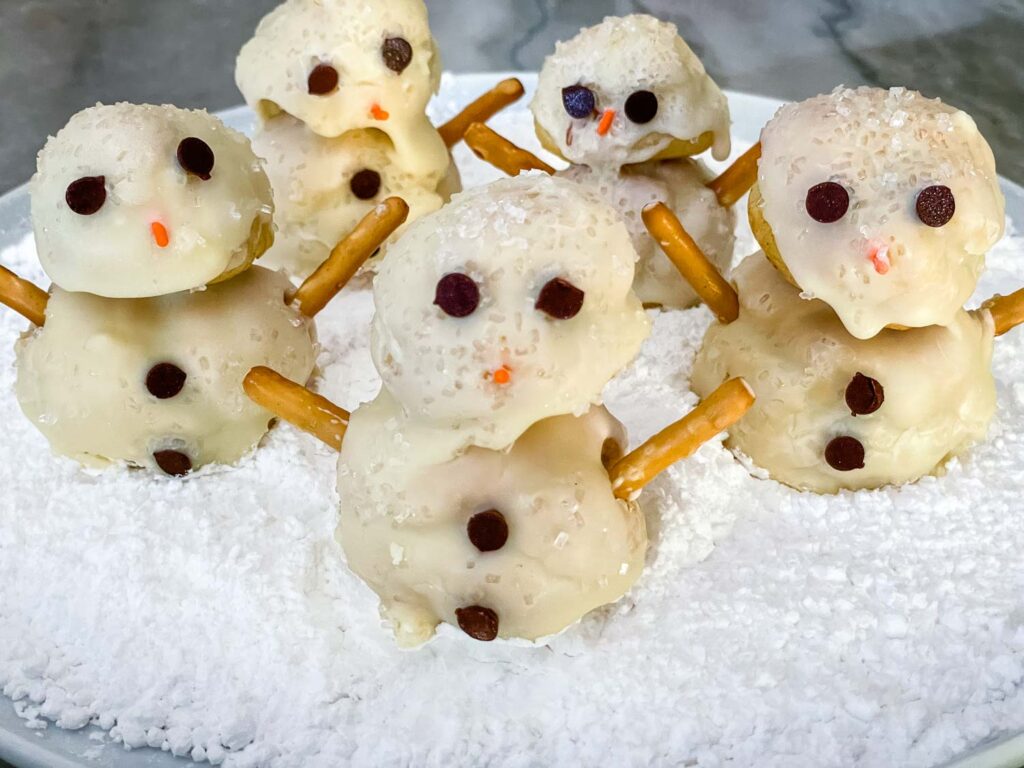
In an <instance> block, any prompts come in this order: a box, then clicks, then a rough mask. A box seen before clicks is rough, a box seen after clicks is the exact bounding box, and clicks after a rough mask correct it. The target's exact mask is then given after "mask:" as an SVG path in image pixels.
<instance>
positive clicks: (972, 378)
mask: <svg viewBox="0 0 1024 768" xmlns="http://www.w3.org/2000/svg"><path fill="white" fill-rule="evenodd" d="M734 279H735V283H736V289H737V291H738V293H739V296H740V314H739V317H738V318H737V319H736V320H734V321H733V322H731V323H728V324H724V325H723V324H715V325H712V326H711V328H710V329H709V330H708V333H707V336H706V337H705V340H704V345H703V347H702V349H701V351H700V353H699V354H698V356H697V360H696V363H695V364H694V369H693V374H692V379H691V384H692V386H693V389H694V391H695V392H696V393H697V394H698V395H700V396H702V397H703V396H705V395H708V394H710V393H711V392H712V391H713V390H714V389H715V388H716V387H718V386H719V385H720V384H721V383H722V382H723V381H725V380H727V379H729V378H733V377H735V376H742V377H743V378H744V380H746V381H747V383H748V384H749V386H750V387H751V388H752V389H753V390H754V393H755V395H756V396H757V399H756V401H755V404H754V406H753V407H752V408H751V409H750V411H749V412H748V413H747V414H746V415H745V416H744V417H743V418H742V419H741V420H740V421H739V422H737V423H736V424H735V425H733V426H732V427H731V428H730V430H729V437H728V441H727V444H728V445H729V446H730V447H732V448H734V449H738V450H739V451H741V452H743V453H744V454H746V455H747V456H749V457H750V458H751V459H753V461H754V462H755V463H756V464H758V465H759V466H762V467H765V468H766V469H768V470H769V472H770V473H771V475H772V477H773V478H775V479H776V480H779V481H780V482H783V483H786V484H787V485H791V486H793V487H794V488H799V489H802V490H811V491H816V492H818V493H835V492H836V491H838V490H840V489H843V488H847V489H853V490H856V489H860V488H876V487H878V486H881V485H888V484H901V483H907V482H912V481H914V480H917V479H918V478H919V477H921V476H923V475H929V474H934V473H936V472H940V471H941V469H942V467H943V465H944V464H945V463H946V462H947V461H948V459H950V458H952V457H954V456H957V455H959V454H961V453H963V452H964V451H965V450H966V449H968V448H969V447H970V446H971V445H973V444H974V443H976V442H978V441H980V440H982V439H983V438H984V437H985V434H986V432H987V430H988V425H989V422H990V421H991V419H992V416H993V414H994V413H995V405H996V394H995V382H994V380H993V377H992V373H991V359H992V341H993V332H992V320H991V317H990V316H989V315H988V313H987V312H985V311H979V312H967V311H964V310H960V312H959V313H958V314H957V315H956V317H954V319H953V322H951V323H950V324H949V325H948V326H937V325H936V326H929V327H927V328H915V329H910V330H902V331H899V330H883V331H882V332H880V333H879V334H876V335H875V336H873V337H871V338H870V339H858V338H856V337H855V336H853V335H852V334H851V333H850V332H849V331H847V330H846V328H845V327H844V326H843V324H842V322H840V320H839V319H838V317H837V316H836V315H835V313H834V312H832V310H831V308H830V307H829V306H828V305H826V304H825V303H824V302H822V301H819V300H814V301H809V300H806V299H803V298H801V296H800V292H799V291H798V290H797V289H796V288H794V287H793V286H792V285H790V284H789V283H788V282H787V281H786V280H785V278H783V277H782V275H780V274H779V272H778V271H777V270H776V269H775V268H774V267H773V266H772V265H771V263H770V262H769V261H768V260H767V259H766V258H765V256H764V254H763V253H757V254H754V255H753V256H750V257H748V258H747V259H745V260H744V261H743V262H742V263H741V264H740V265H739V266H738V267H737V268H736V270H735V272H734Z"/></svg>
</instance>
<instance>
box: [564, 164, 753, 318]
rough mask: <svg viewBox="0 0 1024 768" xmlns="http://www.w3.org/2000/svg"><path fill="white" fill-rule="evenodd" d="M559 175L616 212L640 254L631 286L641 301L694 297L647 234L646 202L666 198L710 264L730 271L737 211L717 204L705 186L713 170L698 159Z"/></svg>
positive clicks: (675, 303)
mask: <svg viewBox="0 0 1024 768" xmlns="http://www.w3.org/2000/svg"><path fill="white" fill-rule="evenodd" d="M558 175H559V176H563V177H565V178H567V179H570V180H572V181H575V182H577V183H579V184H583V185H585V186H589V187H590V188H592V189H595V190H596V191H597V192H598V193H599V194H600V195H601V197H603V198H604V200H605V201H606V202H608V203H609V204H610V205H612V206H614V207H615V208H616V210H618V212H619V215H620V216H622V219H623V221H624V222H625V223H626V228H627V229H628V230H629V234H630V237H631V238H632V239H633V247H634V248H636V251H637V253H638V254H639V256H640V260H639V262H638V263H637V268H636V277H635V278H634V280H633V288H634V290H635V291H636V293H637V296H639V297H640V301H642V302H643V303H644V304H645V305H649V304H657V305H660V306H662V307H666V308H673V309H681V308H686V307H691V306H693V305H694V304H696V303H697V301H698V299H697V294H695V293H694V292H693V289H692V288H691V287H690V285H689V283H687V282H686V281H685V280H684V279H683V278H682V276H681V275H680V274H679V270H678V269H676V267H675V266H673V264H672V262H671V261H669V260H668V257H667V256H665V254H664V252H663V251H662V250H661V248H660V247H659V246H658V244H657V243H656V242H655V241H654V239H653V238H652V237H651V236H650V234H649V233H648V232H647V228H646V227H645V226H644V222H643V219H642V218H641V216H640V212H641V211H642V210H643V208H644V206H646V205H647V204H648V203H653V202H664V203H665V204H666V205H667V206H668V207H669V208H671V209H672V211H673V213H675V214H676V216H678V217H679V220H680V221H681V222H682V224H683V226H684V227H686V231H687V232H688V233H689V234H690V236H691V237H693V239H694V240H696V241H697V243H698V245H700V247H701V249H702V250H703V251H704V254H705V255H706V256H707V257H708V258H709V259H710V260H711V262H712V263H714V264H715V265H716V266H717V267H718V268H719V269H720V270H721V271H722V272H723V273H727V272H728V270H729V264H730V262H731V261H732V253H733V245H734V243H735V236H734V230H735V228H736V214H735V212H734V211H733V210H732V209H731V208H723V207H722V206H721V205H719V203H718V199H717V198H716V197H715V193H714V192H712V191H711V190H710V189H708V188H707V187H706V186H705V183H706V182H707V181H708V180H709V179H710V178H711V174H710V173H709V172H708V170H707V169H706V168H705V166H704V165H703V163H701V162H700V161H699V160H691V159H688V158H682V159H679V160H655V161H651V162H647V163H642V164H639V165H628V166H626V167H624V168H623V169H622V170H621V172H618V171H607V170H601V171H594V170H591V169H590V168H588V167H587V166H583V165H575V166H570V167H569V168H568V169H567V170H565V171H560V172H559V173H558Z"/></svg>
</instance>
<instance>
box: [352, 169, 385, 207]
mask: <svg viewBox="0 0 1024 768" xmlns="http://www.w3.org/2000/svg"><path fill="white" fill-rule="evenodd" d="M348 186H349V188H350V189H351V190H352V194H353V195H355V196H356V197H358V198H359V199H360V200H372V199H373V198H375V197H376V196H377V193H378V192H380V174H379V173H377V172H376V171H371V170H370V169H369V168H363V170H361V171H359V172H358V173H357V174H356V175H355V176H353V177H352V181H350V182H349V183H348Z"/></svg>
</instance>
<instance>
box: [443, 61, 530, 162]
mask: <svg viewBox="0 0 1024 768" xmlns="http://www.w3.org/2000/svg"><path fill="white" fill-rule="evenodd" d="M523 93H524V90H523V84H522V83H521V82H519V80H517V79H516V78H514V77H511V78H509V79H508V80H502V81H501V82H500V83H498V84H497V85H496V86H494V87H493V88H492V89H491V90H489V91H487V93H485V94H483V95H482V96H480V98H478V99H476V100H475V101H474V102H472V103H471V104H469V105H468V106H467V107H466V108H465V109H463V110H462V111H461V112H459V114H457V115H456V116H455V117H453V118H452V119H451V120H449V121H448V122H447V123H445V124H444V125H442V126H441V127H440V128H438V129H437V132H438V133H440V134H441V138H442V139H444V143H445V146H447V147H448V148H449V149H451V148H452V147H454V146H455V145H456V144H458V143H459V142H460V141H461V140H462V138H463V137H464V136H465V135H466V130H467V129H468V128H469V126H471V125H472V124H473V123H486V122H487V121H488V120H490V119H491V118H492V117H494V116H495V115H496V114H498V113H499V112H500V111H501V110H503V109H504V108H505V107H507V106H508V105H509V104H512V103H513V102H515V101H518V100H519V99H521V98H522V96H523Z"/></svg>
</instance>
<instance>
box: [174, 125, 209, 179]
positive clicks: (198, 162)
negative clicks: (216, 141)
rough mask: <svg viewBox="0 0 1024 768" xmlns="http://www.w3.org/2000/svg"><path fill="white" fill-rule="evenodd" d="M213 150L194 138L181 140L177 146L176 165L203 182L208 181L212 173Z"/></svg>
mask: <svg viewBox="0 0 1024 768" xmlns="http://www.w3.org/2000/svg"><path fill="white" fill-rule="evenodd" d="M213 161H214V158H213V150H212V149H210V145H209V144H207V143H206V142H205V141H203V140H202V139H198V138H196V137H195V136H189V137H188V138H187V139H182V140H181V142H180V143H179V144H178V165H180V166H181V168H182V170H183V171H185V172H186V173H191V174H192V175H193V176H196V177H198V178H200V179H202V180H203V181H209V180H210V174H211V172H212V171H213Z"/></svg>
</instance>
